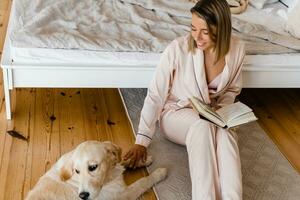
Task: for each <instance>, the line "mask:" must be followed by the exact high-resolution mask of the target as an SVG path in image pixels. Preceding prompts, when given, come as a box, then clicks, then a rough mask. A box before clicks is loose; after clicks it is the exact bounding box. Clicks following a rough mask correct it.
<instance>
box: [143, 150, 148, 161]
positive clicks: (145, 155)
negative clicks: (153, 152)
mask: <svg viewBox="0 0 300 200" xmlns="http://www.w3.org/2000/svg"><path fill="white" fill-rule="evenodd" d="M146 161H147V152H145V153H144V155H143V162H144V163H145V162H146Z"/></svg>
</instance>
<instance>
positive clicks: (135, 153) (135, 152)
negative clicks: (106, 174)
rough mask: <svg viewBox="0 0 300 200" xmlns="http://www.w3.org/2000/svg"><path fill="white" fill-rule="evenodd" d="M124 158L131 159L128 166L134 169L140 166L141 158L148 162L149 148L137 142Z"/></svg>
mask: <svg viewBox="0 0 300 200" xmlns="http://www.w3.org/2000/svg"><path fill="white" fill-rule="evenodd" d="M123 159H124V160H125V161H126V160H128V159H129V160H130V161H129V164H128V165H127V167H129V168H133V169H134V168H136V167H138V164H139V162H140V160H141V161H142V162H146V159H147V148H146V147H144V146H142V145H139V144H135V145H133V147H131V149H129V151H128V152H127V153H126V154H125V156H124V158H123Z"/></svg>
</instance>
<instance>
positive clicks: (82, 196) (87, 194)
mask: <svg viewBox="0 0 300 200" xmlns="http://www.w3.org/2000/svg"><path fill="white" fill-rule="evenodd" d="M89 196H90V193H88V192H80V193H79V197H80V199H83V200H87V199H88V198H89Z"/></svg>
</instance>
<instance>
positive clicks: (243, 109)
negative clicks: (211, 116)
mask: <svg viewBox="0 0 300 200" xmlns="http://www.w3.org/2000/svg"><path fill="white" fill-rule="evenodd" d="M249 112H252V109H251V108H249V107H248V106H246V105H245V104H243V103H241V102H236V103H234V104H230V105H227V106H224V107H222V108H220V109H218V110H216V113H218V114H219V115H220V116H221V117H222V119H223V121H225V122H226V124H227V123H228V122H229V121H230V120H233V119H235V118H237V117H239V116H241V115H244V114H245V113H249Z"/></svg>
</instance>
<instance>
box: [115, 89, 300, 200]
mask: <svg viewBox="0 0 300 200" xmlns="http://www.w3.org/2000/svg"><path fill="white" fill-rule="evenodd" d="M120 91H121V94H122V96H123V99H124V102H125V106H126V108H127V111H128V114H129V117H130V120H131V122H132V125H133V128H134V130H135V132H136V130H137V126H138V122H139V116H140V111H141V108H142V106H143V102H144V98H145V96H146V92H147V90H146V89H121V90H120ZM238 135H239V148H240V155H241V161H242V174H243V199H244V200H296V199H297V200H299V199H300V176H299V174H298V173H297V172H296V170H294V168H292V166H291V165H290V164H289V162H288V161H287V160H286V159H285V158H284V156H283V155H282V154H281V153H280V151H279V150H278V148H277V147H276V146H275V145H274V144H273V142H272V141H271V140H270V139H269V138H268V136H267V135H266V133H265V132H264V131H263V130H262V129H261V128H260V127H259V125H258V123H257V122H253V123H249V124H247V125H244V126H242V127H240V128H239V130H238ZM149 154H150V155H152V156H153V158H154V162H153V164H152V165H151V166H150V167H149V171H152V170H153V169H155V168H157V167H167V168H168V170H169V174H168V178H167V179H166V180H165V181H163V182H161V183H159V184H158V185H157V186H156V187H155V192H156V193H157V196H158V198H159V199H160V200H188V199H191V180H190V177H189V168H188V156H187V152H186V149H185V147H184V146H180V145H176V144H174V143H172V142H169V141H168V140H166V139H165V138H164V137H163V136H162V135H161V133H160V131H159V129H157V131H156V134H155V137H154V139H153V142H152V143H151V145H150V147H149Z"/></svg>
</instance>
